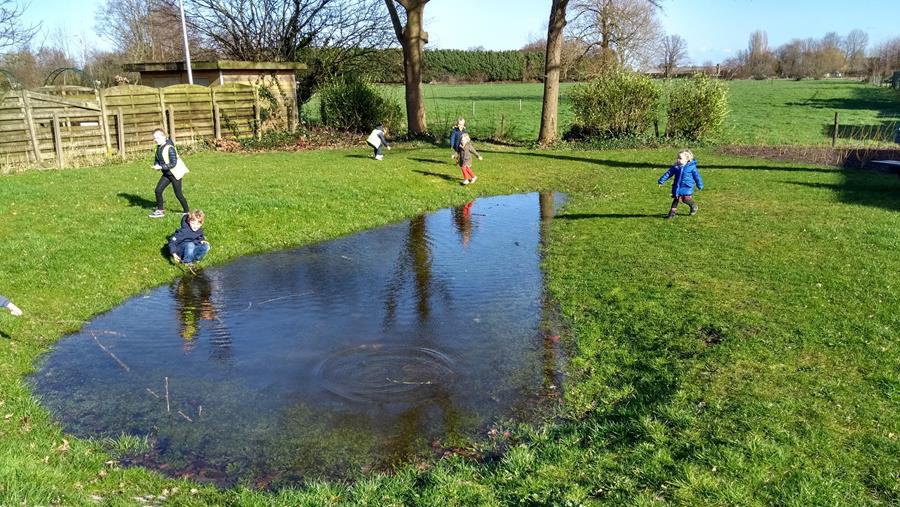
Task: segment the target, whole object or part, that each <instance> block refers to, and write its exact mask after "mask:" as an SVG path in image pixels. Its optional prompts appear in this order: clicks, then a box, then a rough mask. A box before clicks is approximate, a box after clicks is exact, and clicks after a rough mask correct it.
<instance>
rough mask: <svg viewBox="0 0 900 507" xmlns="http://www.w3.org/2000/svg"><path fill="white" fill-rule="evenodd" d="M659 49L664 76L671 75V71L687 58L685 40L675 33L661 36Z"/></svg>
mask: <svg viewBox="0 0 900 507" xmlns="http://www.w3.org/2000/svg"><path fill="white" fill-rule="evenodd" d="M660 50H661V52H662V55H661V56H662V59H661V61H660V65H661V66H662V68H663V71H664V72H665V74H666V77H671V76H672V72H673V71H674V70H675V69H677V68H678V67H679V66H681V65H682V64H683V63H684V62H685V60H686V59H687V41H686V40H684V38H682V37H681V36H680V35H677V34H673V35H668V36H666V37H663V39H662V43H661V44H660Z"/></svg>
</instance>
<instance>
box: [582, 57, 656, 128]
mask: <svg viewBox="0 0 900 507" xmlns="http://www.w3.org/2000/svg"><path fill="white" fill-rule="evenodd" d="M570 97H571V101H572V111H573V113H574V114H575V125H574V126H573V130H572V132H573V133H575V132H578V133H579V134H580V135H582V136H584V137H600V138H618V137H629V136H638V135H642V134H644V133H646V132H647V131H648V129H649V127H650V125H652V124H653V118H654V116H655V114H656V109H657V107H658V105H659V97H660V91H659V88H658V87H657V86H656V84H654V83H653V81H652V80H651V79H650V78H649V77H647V76H643V75H641V74H637V73H634V72H630V71H627V70H614V71H610V72H608V73H606V74H604V75H602V76H601V77H599V78H597V79H595V80H593V81H590V82H588V83H585V84H583V85H577V86H575V87H574V88H573V89H572V91H571V94H570Z"/></svg>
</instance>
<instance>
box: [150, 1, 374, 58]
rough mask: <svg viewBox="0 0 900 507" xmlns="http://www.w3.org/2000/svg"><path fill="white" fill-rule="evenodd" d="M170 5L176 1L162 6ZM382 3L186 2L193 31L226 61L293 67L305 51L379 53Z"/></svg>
mask: <svg viewBox="0 0 900 507" xmlns="http://www.w3.org/2000/svg"><path fill="white" fill-rule="evenodd" d="M164 1H165V2H167V3H168V4H169V5H173V4H174V3H175V2H177V0H164ZM380 4H381V2H380V0H185V10H186V11H187V14H188V15H189V23H190V25H191V28H193V29H194V30H197V32H199V34H201V35H202V36H203V37H204V39H206V42H205V43H206V44H207V45H209V46H210V47H211V48H212V49H215V50H216V51H218V52H219V53H220V54H221V55H223V56H225V57H227V58H233V59H237V60H256V61H295V60H296V59H297V55H298V52H300V51H301V50H304V49H307V48H317V49H322V50H340V51H341V52H344V53H356V52H357V51H358V50H360V49H366V48H369V47H380V46H381V45H383V43H384V34H385V33H386V29H385V28H384V22H383V19H384V18H383V11H381V10H380V9H379V6H380Z"/></svg>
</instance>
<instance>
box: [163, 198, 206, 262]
mask: <svg viewBox="0 0 900 507" xmlns="http://www.w3.org/2000/svg"><path fill="white" fill-rule="evenodd" d="M205 220H206V215H204V213H203V211H201V210H198V209H195V210H194V211H191V212H190V213H188V214H187V215H185V216H183V217H181V227H180V228H179V229H178V230H177V231H175V234H173V235H172V237H170V238H169V253H170V254H171V255H172V260H173V261H175V262H176V263H177V262H183V263H185V264H191V263H192V262H197V261H200V260H201V259H203V257H204V256H205V255H206V253H207V252H209V242H207V241H206V237H205V236H204V235H203V222H204V221H205Z"/></svg>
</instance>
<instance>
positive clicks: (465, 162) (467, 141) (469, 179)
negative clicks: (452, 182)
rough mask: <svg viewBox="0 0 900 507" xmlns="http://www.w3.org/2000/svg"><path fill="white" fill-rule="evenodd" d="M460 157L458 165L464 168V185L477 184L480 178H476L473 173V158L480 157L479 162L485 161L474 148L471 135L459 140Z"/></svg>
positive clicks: (461, 137) (465, 135) (464, 135)
mask: <svg viewBox="0 0 900 507" xmlns="http://www.w3.org/2000/svg"><path fill="white" fill-rule="evenodd" d="M457 152H458V154H459V157H458V163H459V167H461V168H462V174H463V181H462V184H463V185H468V184H469V183H475V180H477V179H478V176H475V173H473V172H472V156H473V155H474V156H476V157H478V160H484V159H483V158H481V154H479V153H478V152H477V151H476V150H475V147H474V146H472V139H471V138H470V137H469V134H463V135H462V136H460V138H459V149H458V150H457Z"/></svg>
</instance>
